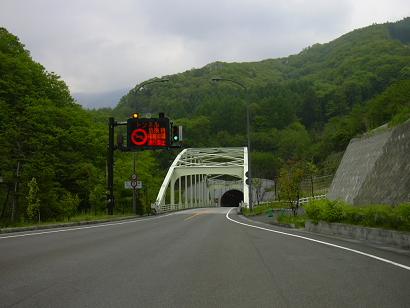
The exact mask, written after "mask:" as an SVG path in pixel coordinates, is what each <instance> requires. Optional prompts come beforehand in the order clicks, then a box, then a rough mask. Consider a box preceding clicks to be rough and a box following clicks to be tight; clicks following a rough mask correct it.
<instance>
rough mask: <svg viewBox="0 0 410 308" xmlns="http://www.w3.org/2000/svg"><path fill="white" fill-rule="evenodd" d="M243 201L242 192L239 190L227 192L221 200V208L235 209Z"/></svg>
mask: <svg viewBox="0 0 410 308" xmlns="http://www.w3.org/2000/svg"><path fill="white" fill-rule="evenodd" d="M242 201H243V192H241V191H240V190H236V189H234V190H228V191H227V192H226V193H224V194H223V196H222V198H221V206H223V207H237V206H239V203H241V202H242Z"/></svg>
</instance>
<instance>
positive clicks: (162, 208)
mask: <svg viewBox="0 0 410 308" xmlns="http://www.w3.org/2000/svg"><path fill="white" fill-rule="evenodd" d="M203 207H217V205H216V204H200V203H196V204H192V205H188V206H185V205H184V204H178V203H177V204H156V203H153V204H152V205H151V209H152V210H153V211H154V212H155V213H156V214H159V213H167V212H176V211H182V210H188V209H195V208H203Z"/></svg>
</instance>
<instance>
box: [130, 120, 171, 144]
mask: <svg viewBox="0 0 410 308" xmlns="http://www.w3.org/2000/svg"><path fill="white" fill-rule="evenodd" d="M169 130H170V123H169V119H168V118H146V119H145V118H142V119H141V118H138V119H128V121H127V147H128V149H129V150H134V149H153V148H164V147H169V146H170V141H169V139H170V138H169Z"/></svg>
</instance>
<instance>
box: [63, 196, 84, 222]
mask: <svg viewBox="0 0 410 308" xmlns="http://www.w3.org/2000/svg"><path fill="white" fill-rule="evenodd" d="M79 205H80V198H79V197H78V195H76V194H72V193H70V192H66V193H65V194H64V195H63V197H62V199H61V201H60V206H61V209H62V212H63V213H64V216H65V217H66V218H67V219H68V220H70V219H71V217H73V216H74V215H75V214H76V212H77V209H78V206H79Z"/></svg>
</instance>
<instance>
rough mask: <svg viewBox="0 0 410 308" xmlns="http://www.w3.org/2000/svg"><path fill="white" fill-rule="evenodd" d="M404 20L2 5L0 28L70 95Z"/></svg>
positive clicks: (364, 6) (315, 11)
mask: <svg viewBox="0 0 410 308" xmlns="http://www.w3.org/2000/svg"><path fill="white" fill-rule="evenodd" d="M406 16H410V1H409V0H387V1H384V0H335V1H333V0H306V1H303V0H206V1H199V0H172V1H171V0H170V1H167V0H115V1H114V0H0V26H3V27H5V28H7V29H8V30H9V31H10V32H12V33H13V34H15V35H17V36H18V37H19V38H20V40H21V41H22V43H23V44H25V45H26V48H27V49H28V50H30V52H31V55H32V57H33V58H34V60H35V61H38V62H40V63H41V64H43V65H44V66H45V67H46V69H47V70H48V71H53V72H55V73H57V74H58V75H60V76H61V77H62V78H63V79H64V81H66V83H67V84H68V85H69V87H70V90H71V91H72V92H106V91H112V90H116V89H124V88H131V87H133V86H134V85H135V84H137V83H139V82H142V81H144V80H146V79H149V78H153V77H160V76H163V75H167V74H174V73H179V72H183V71H185V70H187V69H191V68H193V67H195V68H198V67H202V66H204V65H206V64H207V63H210V62H213V61H217V60H219V61H227V62H244V61H258V60H262V59H266V58H277V57H283V56H288V55H290V54H295V53H298V52H299V51H301V50H302V49H303V48H304V47H307V46H309V45H312V44H314V43H317V42H319V43H325V42H328V41H330V40H333V39H335V38H337V37H338V36H340V35H342V34H344V33H346V32H348V31H351V30H353V29H356V28H359V27H363V26H367V25H370V24H372V23H375V22H376V23H383V22H386V21H396V20H400V19H402V18H403V17H406Z"/></svg>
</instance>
